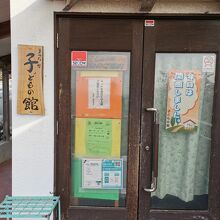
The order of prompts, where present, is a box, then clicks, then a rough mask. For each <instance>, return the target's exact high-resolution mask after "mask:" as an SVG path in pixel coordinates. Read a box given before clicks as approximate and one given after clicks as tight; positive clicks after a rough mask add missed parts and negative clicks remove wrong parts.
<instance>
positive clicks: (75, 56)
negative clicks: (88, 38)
mask: <svg viewBox="0 0 220 220" xmlns="http://www.w3.org/2000/svg"><path fill="white" fill-rule="evenodd" d="M72 65H73V67H87V51H72Z"/></svg>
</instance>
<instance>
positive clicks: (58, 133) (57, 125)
mask: <svg viewBox="0 0 220 220" xmlns="http://www.w3.org/2000/svg"><path fill="white" fill-rule="evenodd" d="M58 134H59V122H58V121H57V135H58Z"/></svg>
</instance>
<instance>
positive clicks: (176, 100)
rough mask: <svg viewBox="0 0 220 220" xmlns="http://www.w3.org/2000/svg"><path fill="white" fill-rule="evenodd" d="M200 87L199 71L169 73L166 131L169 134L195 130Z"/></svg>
mask: <svg viewBox="0 0 220 220" xmlns="http://www.w3.org/2000/svg"><path fill="white" fill-rule="evenodd" d="M200 87H201V72H200V71H197V70H189V71H185V70H184V71H170V72H169V74H168V98H167V116H166V129H168V130H169V131H171V132H179V131H190V132H192V131H196V130H197V128H198V121H199V107H200Z"/></svg>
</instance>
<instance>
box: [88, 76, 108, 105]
mask: <svg viewBox="0 0 220 220" xmlns="http://www.w3.org/2000/svg"><path fill="white" fill-rule="evenodd" d="M110 90H111V79H110V78H90V79H88V93H89V94H88V99H89V100H88V108H89V109H110Z"/></svg>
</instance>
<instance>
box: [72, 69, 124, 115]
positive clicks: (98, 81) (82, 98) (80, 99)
mask: <svg viewBox="0 0 220 220" xmlns="http://www.w3.org/2000/svg"><path fill="white" fill-rule="evenodd" d="M121 114H122V71H106V70H105V71H77V76H76V117H78V118H118V119H120V118H121Z"/></svg>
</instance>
